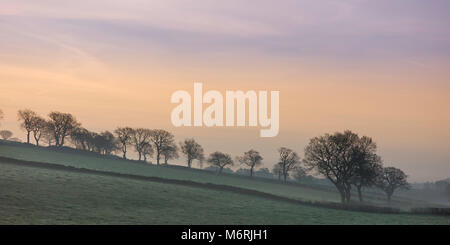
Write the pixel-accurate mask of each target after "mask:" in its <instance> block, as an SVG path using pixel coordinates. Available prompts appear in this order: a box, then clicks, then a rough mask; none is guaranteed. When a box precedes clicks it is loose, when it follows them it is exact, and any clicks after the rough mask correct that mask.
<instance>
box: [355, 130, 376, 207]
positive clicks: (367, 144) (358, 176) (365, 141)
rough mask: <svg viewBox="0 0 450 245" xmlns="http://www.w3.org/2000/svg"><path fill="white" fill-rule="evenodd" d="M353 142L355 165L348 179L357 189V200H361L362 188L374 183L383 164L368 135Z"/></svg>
mask: <svg viewBox="0 0 450 245" xmlns="http://www.w3.org/2000/svg"><path fill="white" fill-rule="evenodd" d="M354 144H355V146H354V147H355V149H354V159H355V161H356V162H357V166H356V171H355V174H354V175H353V176H352V177H351V180H350V181H351V183H352V184H353V185H354V186H355V187H356V189H357V190H358V197H359V201H360V202H362V201H363V197H362V188H363V187H371V186H373V185H375V182H376V179H377V177H378V175H379V174H380V173H381V171H382V169H383V166H382V163H381V158H380V157H379V156H378V155H377V154H376V150H377V145H376V144H375V142H373V140H372V139H371V138H370V137H366V136H363V137H361V138H359V139H358V140H357V141H356V142H355V143H354Z"/></svg>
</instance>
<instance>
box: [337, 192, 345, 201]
mask: <svg viewBox="0 0 450 245" xmlns="http://www.w3.org/2000/svg"><path fill="white" fill-rule="evenodd" d="M338 191H339V194H341V203H342V204H345V192H344V190H342V189H338Z"/></svg>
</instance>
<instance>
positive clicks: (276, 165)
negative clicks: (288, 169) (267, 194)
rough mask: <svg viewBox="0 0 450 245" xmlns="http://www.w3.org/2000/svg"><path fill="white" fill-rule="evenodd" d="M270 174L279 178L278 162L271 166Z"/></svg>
mask: <svg viewBox="0 0 450 245" xmlns="http://www.w3.org/2000/svg"><path fill="white" fill-rule="evenodd" d="M272 174H273V175H275V176H278V180H281V175H282V173H281V168H280V164H278V163H277V164H275V165H274V166H273V168H272Z"/></svg>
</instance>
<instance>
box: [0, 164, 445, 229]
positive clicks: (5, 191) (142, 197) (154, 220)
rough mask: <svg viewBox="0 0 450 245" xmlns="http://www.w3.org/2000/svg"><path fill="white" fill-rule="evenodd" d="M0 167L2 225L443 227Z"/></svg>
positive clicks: (418, 218) (419, 219) (435, 220)
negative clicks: (400, 225)
mask: <svg viewBox="0 0 450 245" xmlns="http://www.w3.org/2000/svg"><path fill="white" fill-rule="evenodd" d="M449 222H450V220H449V218H448V217H442V216H427V215H405V214H401V215H399V214H371V213H361V212H351V211H342V210H335V209H328V208H316V207H310V206H303V205H294V204H289V203H285V202H279V201H273V200H268V199H265V198H259V197H253V196H246V195H242V194H237V193H232V192H227V191H216V190H208V189H203V188H194V187H184V186H179V185H171V184H162V183H155V182H150V181H139V180H130V179H124V178H119V177H109V176H99V175H94V174H86V173H73V172H67V171H60V170H52V169H43V168H35V167H25V166H18V165H14V164H10V163H7V162H0V224H449Z"/></svg>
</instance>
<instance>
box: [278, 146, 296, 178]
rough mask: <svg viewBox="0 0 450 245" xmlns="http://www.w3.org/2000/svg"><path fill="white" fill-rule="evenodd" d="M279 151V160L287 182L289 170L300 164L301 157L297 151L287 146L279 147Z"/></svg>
mask: <svg viewBox="0 0 450 245" xmlns="http://www.w3.org/2000/svg"><path fill="white" fill-rule="evenodd" d="M278 153H279V154H280V162H278V165H279V166H280V171H281V174H282V175H283V179H284V182H286V181H287V177H288V176H289V172H291V171H292V170H294V169H295V168H296V167H298V166H299V165H300V157H299V156H298V155H297V153H296V152H295V151H293V150H291V149H288V148H286V147H281V148H280V149H278Z"/></svg>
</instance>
